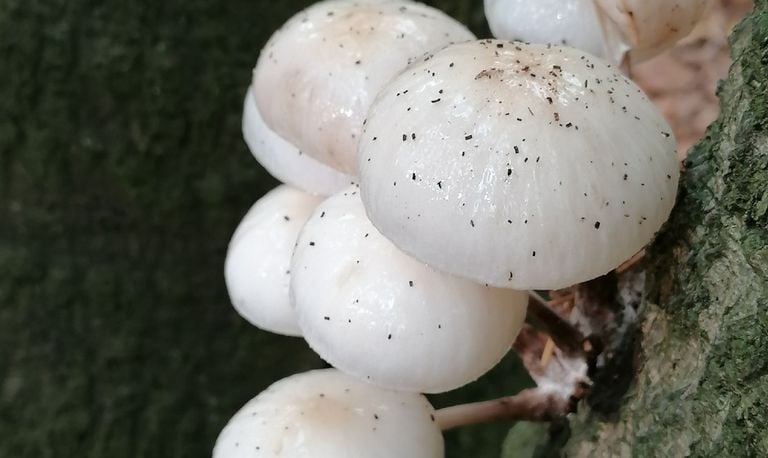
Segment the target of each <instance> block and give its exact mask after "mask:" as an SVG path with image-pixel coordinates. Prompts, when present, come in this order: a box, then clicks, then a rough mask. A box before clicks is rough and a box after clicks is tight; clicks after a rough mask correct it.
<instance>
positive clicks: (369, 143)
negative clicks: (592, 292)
mask: <svg viewBox="0 0 768 458" xmlns="http://www.w3.org/2000/svg"><path fill="white" fill-rule="evenodd" d="M670 132H671V129H670V127H669V126H668V125H667V123H666V122H665V121H664V119H662V117H661V115H660V114H659V113H658V111H657V110H656V108H655V107H654V106H653V104H652V103H651V102H650V101H649V100H648V99H647V98H646V96H645V95H644V94H643V92H642V91H641V90H640V89H639V88H638V87H637V86H636V85H635V84H634V83H633V82H631V81H630V80H629V79H627V78H625V77H624V76H623V75H621V74H620V73H618V72H617V71H616V70H615V69H614V68H613V67H611V66H610V65H607V64H606V63H604V62H603V61H602V60H600V59H597V58H594V57H591V56H590V55H588V54H585V53H583V52H582V51H578V50H575V49H572V48H567V47H555V46H553V47H548V46H543V45H525V44H522V43H512V42H506V41H499V40H483V41H477V42H471V43H464V44H458V45H452V46H449V47H447V48H445V49H443V50H442V51H440V52H438V53H436V54H435V55H434V57H432V58H431V59H429V60H428V61H426V62H422V63H418V64H415V65H413V66H411V67H410V68H409V69H408V70H407V71H405V72H403V73H402V74H401V75H399V76H398V77H397V78H396V79H395V80H394V81H393V82H392V83H391V84H389V85H388V86H387V87H386V88H385V89H384V90H383V91H382V92H381V94H380V95H379V97H378V98H377V100H376V102H375V103H374V105H373V106H372V108H371V111H370V112H369V115H368V120H367V125H366V130H365V132H364V134H363V137H362V139H361V143H360V150H359V161H360V179H361V189H362V196H363V202H364V204H365V206H366V209H367V212H368V215H369V217H370V219H371V221H372V222H373V224H374V225H375V226H376V227H377V228H378V229H379V230H380V231H381V233H383V234H384V236H386V237H387V238H389V239H390V240H392V241H393V242H394V244H395V245H397V246H398V247H399V248H400V249H402V250H404V251H405V252H407V253H410V254H412V255H413V256H415V257H416V258H418V259H420V260H422V261H424V262H426V263H428V264H430V265H432V266H434V267H435V268H437V269H439V270H442V271H445V272H449V273H453V274H455V275H460V276H463V277H467V278H472V279H475V280H477V281H480V282H487V283H490V284H492V285H496V286H500V287H509V288H516V289H555V288H561V287H565V286H569V285H572V284H575V283H579V282H582V281H586V280H589V279H591V278H594V277H597V276H599V275H601V274H604V273H606V272H608V271H610V270H612V269H613V268H615V267H617V266H618V265H619V264H620V263H621V262H622V261H624V260H626V259H628V258H629V257H631V256H632V255H633V254H635V253H636V252H637V251H638V250H640V249H641V248H642V247H643V246H644V245H645V244H647V243H648V242H649V241H650V240H651V238H652V237H653V235H654V234H655V232H656V231H657V230H658V229H659V228H660V226H661V225H662V223H663V222H664V221H666V219H667V218H668V215H669V213H670V211H671V209H672V206H673V204H674V200H675V194H676V190H677V181H678V164H677V159H676V154H675V141H674V138H673V137H672V135H671V133H670Z"/></svg>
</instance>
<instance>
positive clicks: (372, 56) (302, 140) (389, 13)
mask: <svg viewBox="0 0 768 458" xmlns="http://www.w3.org/2000/svg"><path fill="white" fill-rule="evenodd" d="M472 38H474V37H473V35H472V34H471V32H469V31H468V30H467V29H466V28H465V27H464V26H463V25H461V24H460V23H458V22H457V21H455V20H454V19H452V18H450V17H448V16H447V15H445V14H444V13H442V12H440V11H438V10H436V9H434V8H431V7H428V6H426V5H423V4H420V3H414V2H407V1H400V0H385V1H373V0H363V1H352V0H331V1H324V2H318V3H316V4H315V5H313V6H311V7H309V8H307V9H305V10H304V11H302V12H300V13H298V14H297V15H295V16H294V17H293V18H291V19H290V20H289V21H288V22H287V23H286V24H285V25H284V26H283V27H282V28H281V29H280V30H278V31H277V32H276V33H275V34H274V35H273V36H272V38H271V39H270V41H269V42H268V43H267V45H266V46H265V48H264V49H263V50H262V53H261V55H260V57H259V61H258V64H257V66H256V69H255V70H254V79H253V85H254V93H255V95H256V102H257V105H258V107H259V110H260V112H261V114H262V115H263V117H264V120H265V121H266V122H267V124H268V125H269V126H270V127H271V128H272V129H273V130H275V131H276V132H277V133H279V134H280V135H281V136H283V137H284V138H285V139H286V140H288V141H289V142H291V143H292V144H294V145H296V146H298V147H299V148H300V149H301V150H302V151H303V152H304V153H306V154H309V155H311V156H313V157H315V158H316V159H318V160H320V161H322V162H324V163H326V164H329V165H331V166H332V167H334V168H336V169H338V170H341V171H343V172H345V173H348V174H355V173H356V163H355V151H356V147H357V141H358V139H359V137H360V133H361V130H362V126H363V120H364V118H365V114H366V112H367V110H368V107H369V106H370V104H371V102H372V101H373V98H374V97H375V96H376V94H377V93H378V91H379V90H380V89H381V88H382V87H383V86H384V85H385V84H386V83H387V82H388V81H389V80H390V79H391V78H392V77H394V76H395V75H397V73H399V72H400V71H401V70H402V69H403V68H405V66H406V65H407V64H408V63H409V62H411V60H412V59H416V58H419V57H420V56H422V55H423V54H424V53H426V52H429V51H433V50H435V49H439V48H441V47H443V46H445V45H447V44H449V43H452V42H462V41H467V40H471V39H472Z"/></svg>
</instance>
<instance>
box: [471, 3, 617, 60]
mask: <svg viewBox="0 0 768 458" xmlns="http://www.w3.org/2000/svg"><path fill="white" fill-rule="evenodd" d="M485 17H486V18H487V20H488V26H489V27H490V29H491V33H493V36H494V37H498V38H502V39H505V40H523V41H530V42H532V43H544V44H547V43H549V44H556V45H567V46H572V47H574V48H578V49H582V50H584V51H587V52H588V53H590V54H594V55H596V56H600V55H604V53H605V46H604V44H603V33H602V31H601V29H600V21H599V19H598V15H597V10H596V9H595V5H594V0H485Z"/></svg>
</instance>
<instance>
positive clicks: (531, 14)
mask: <svg viewBox="0 0 768 458" xmlns="http://www.w3.org/2000/svg"><path fill="white" fill-rule="evenodd" d="M708 2H709V0H485V15H486V18H487V19H488V25H489V26H490V28H491V31H492V32H493V35H494V36H495V37H498V38H502V39H515V40H524V41H530V42H533V43H543V44H556V45H568V46H573V47H575V48H578V49H581V50H584V51H587V52H589V53H591V54H594V55H596V56H600V57H604V58H608V59H611V60H613V61H614V62H622V61H623V60H624V59H625V57H626V58H628V61H629V62H630V63H638V62H641V61H643V60H647V59H650V58H651V57H654V56H656V55H658V54H660V53H661V52H663V51H664V50H666V49H667V48H671V47H672V46H673V45H674V44H675V43H676V42H677V41H678V40H680V39H681V38H683V37H685V36H686V35H688V34H689V33H690V32H691V30H693V28H694V26H695V25H696V23H697V22H698V21H699V19H700V18H701V16H702V14H703V13H704V10H705V9H706V6H707V4H708Z"/></svg>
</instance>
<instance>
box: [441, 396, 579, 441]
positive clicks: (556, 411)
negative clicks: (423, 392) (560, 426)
mask: <svg viewBox="0 0 768 458" xmlns="http://www.w3.org/2000/svg"><path fill="white" fill-rule="evenodd" d="M573 409H574V403H573V401H572V400H570V399H563V398H562V397H561V396H560V395H558V394H555V393H551V392H545V391H543V390H542V389H541V388H528V389H526V390H523V391H521V392H520V393H518V394H516V395H514V396H507V397H503V398H500V399H494V400H492V401H482V402H473V403H471V404H462V405H458V406H452V407H446V408H444V409H440V410H438V411H437V412H436V415H435V416H436V418H437V422H438V424H439V425H440V428H441V429H442V430H443V431H445V430H448V429H453V428H457V427H459V426H467V425H474V424H478V423H486V422H491V421H550V420H552V419H555V418H559V417H564V416H565V415H567V414H569V413H571V412H572V411H573Z"/></svg>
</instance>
